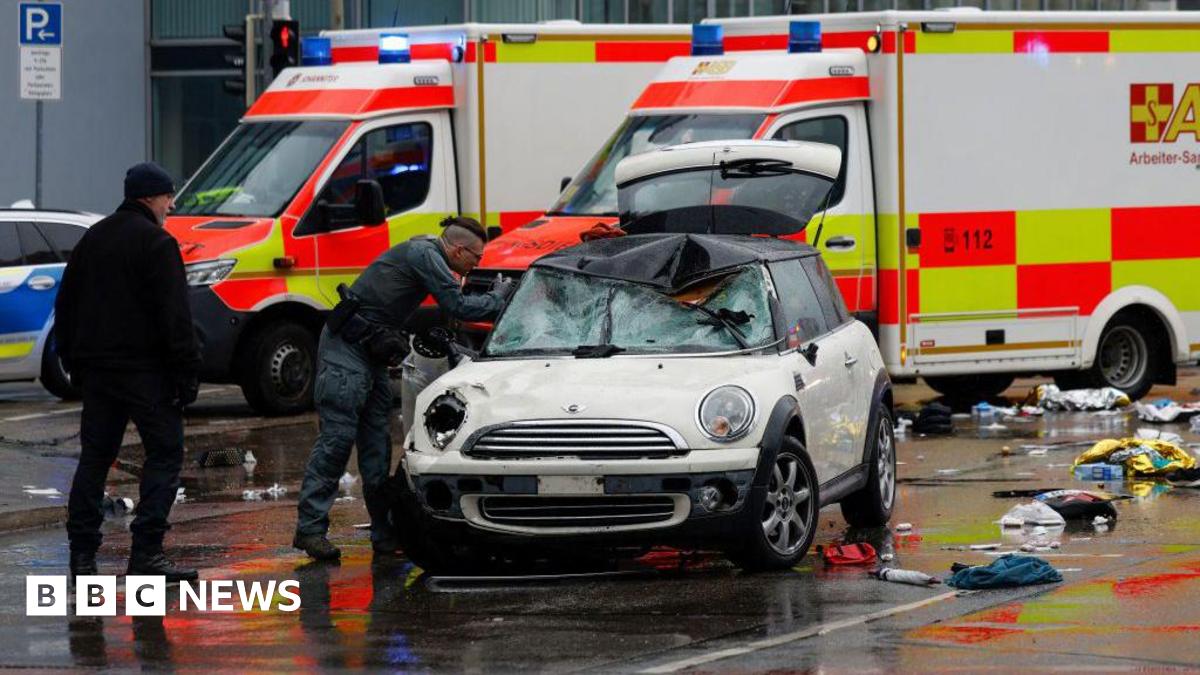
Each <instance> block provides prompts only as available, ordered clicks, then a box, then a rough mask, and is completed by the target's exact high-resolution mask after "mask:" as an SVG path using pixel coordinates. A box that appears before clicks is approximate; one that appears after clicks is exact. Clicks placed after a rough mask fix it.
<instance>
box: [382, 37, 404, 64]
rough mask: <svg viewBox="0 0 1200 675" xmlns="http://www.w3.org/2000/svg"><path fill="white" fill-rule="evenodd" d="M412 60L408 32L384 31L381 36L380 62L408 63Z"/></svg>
mask: <svg viewBox="0 0 1200 675" xmlns="http://www.w3.org/2000/svg"><path fill="white" fill-rule="evenodd" d="M410 61H412V52H411V51H410V50H409V43H408V34H407V33H384V34H383V35H380V36H379V62H380V63H408V62H410Z"/></svg>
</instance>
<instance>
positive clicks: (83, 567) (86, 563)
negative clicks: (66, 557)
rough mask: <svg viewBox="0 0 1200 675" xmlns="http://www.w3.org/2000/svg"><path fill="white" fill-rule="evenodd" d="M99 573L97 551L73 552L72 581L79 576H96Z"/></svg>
mask: <svg viewBox="0 0 1200 675" xmlns="http://www.w3.org/2000/svg"><path fill="white" fill-rule="evenodd" d="M98 573H99V572H98V571H97V570H96V552H95V551H71V581H74V580H75V577H78V576H85V577H86V576H95V575H96V574H98Z"/></svg>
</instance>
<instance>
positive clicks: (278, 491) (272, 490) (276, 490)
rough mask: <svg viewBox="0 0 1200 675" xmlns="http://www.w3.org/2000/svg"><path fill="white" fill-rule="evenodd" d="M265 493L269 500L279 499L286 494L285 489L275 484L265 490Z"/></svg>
mask: <svg viewBox="0 0 1200 675" xmlns="http://www.w3.org/2000/svg"><path fill="white" fill-rule="evenodd" d="M266 493H267V496H269V497H270V498H271V499H279V498H280V497H282V496H284V495H286V494H287V488H285V487H280V486H279V483H275V484H273V485H272V486H271V487H269V488H267V489H266Z"/></svg>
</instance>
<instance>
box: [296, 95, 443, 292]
mask: <svg viewBox="0 0 1200 675" xmlns="http://www.w3.org/2000/svg"><path fill="white" fill-rule="evenodd" d="M448 139H449V133H448V132H446V131H445V119H444V116H443V115H440V114H423V115H411V116H406V117H404V118H403V119H402V120H399V119H388V120H379V121H374V122H371V123H370V124H365V125H364V126H363V128H362V129H361V131H360V133H359V136H358V137H357V138H356V139H355V140H354V142H353V143H351V144H349V145H348V147H347V149H346V151H345V154H344V155H343V156H342V158H341V159H340V160H339V161H338V163H337V164H336V165H334V167H333V169H332V171H331V172H330V174H329V176H328V177H327V178H326V180H325V183H324V185H323V186H322V187H321V190H320V192H318V196H317V198H316V199H314V200H313V206H312V207H311V208H310V209H309V211H308V213H307V214H306V215H305V216H304V218H303V219H302V220H301V221H300V223H299V224H298V225H297V227H296V235H297V236H301V235H309V234H311V235H315V239H316V249H317V265H318V272H317V275H318V285H319V288H320V290H321V294H322V295H323V296H324V297H325V299H326V300H328V301H329V302H331V303H333V302H336V301H337V297H338V296H337V290H336V289H337V285H338V284H340V283H349V282H351V281H353V280H354V279H355V278H357V277H358V275H359V273H361V272H362V270H363V269H364V268H366V266H367V265H369V264H370V263H371V262H372V261H373V260H375V258H377V257H378V256H379V254H381V253H383V252H384V251H386V250H387V249H388V248H389V247H390V246H394V245H396V244H399V243H401V242H402V241H405V240H407V239H409V238H410V237H413V236H414V235H419V234H437V233H438V232H439V231H440V230H439V229H438V223H439V222H441V220H442V218H443V217H445V216H446V215H447V214H448V213H449V212H451V211H455V210H456V208H451V203H450V201H448V200H450V199H452V198H453V196H452V195H450V194H449V193H448V191H447V180H446V175H447V169H448V167H447V166H445V165H446V164H447V163H448V161H450V159H451V156H450V154H449V150H448V148H449V140H448ZM449 175H451V176H453V173H450V174H449ZM363 179H370V180H374V181H377V182H378V183H379V184H380V187H382V188H383V200H384V205H385V212H386V216H387V223H386V225H385V226H378V225H375V224H369V223H368V224H364V223H358V222H347V223H342V224H333V225H329V224H325V223H323V222H322V217H321V207H320V206H319V204H320V203H321V202H325V203H327V204H330V205H350V204H353V203H354V194H355V184H356V183H357V182H358V181H359V180H363Z"/></svg>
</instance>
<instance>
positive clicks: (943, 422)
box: [913, 403, 954, 435]
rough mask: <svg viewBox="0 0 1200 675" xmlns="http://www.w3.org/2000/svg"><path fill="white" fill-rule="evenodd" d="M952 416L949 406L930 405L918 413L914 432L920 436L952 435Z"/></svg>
mask: <svg viewBox="0 0 1200 675" xmlns="http://www.w3.org/2000/svg"><path fill="white" fill-rule="evenodd" d="M951 414H952V411H951V410H950V407H949V406H947V405H943V404H941V403H930V404H929V405H927V406H925V407H924V408H921V412H919V413H917V419H916V420H915V421H914V422H913V431H915V432H917V433H919V434H937V435H944V434H952V433H954V423H953V422H951V421H950V416H951Z"/></svg>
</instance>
